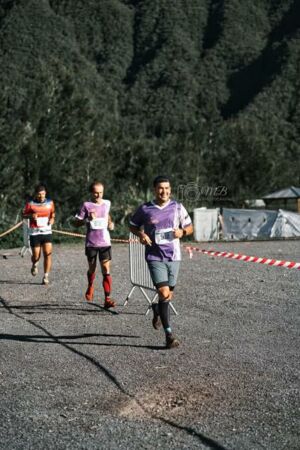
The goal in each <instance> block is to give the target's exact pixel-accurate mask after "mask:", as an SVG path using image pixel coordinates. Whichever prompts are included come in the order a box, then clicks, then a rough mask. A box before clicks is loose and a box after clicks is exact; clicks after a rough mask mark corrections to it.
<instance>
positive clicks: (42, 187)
mask: <svg viewBox="0 0 300 450" xmlns="http://www.w3.org/2000/svg"><path fill="white" fill-rule="evenodd" d="M41 191H45V192H47V188H46V186H45V185H44V184H42V183H39V184H38V185H37V186H36V187H35V188H34V193H35V194H38V193H39V192H41Z"/></svg>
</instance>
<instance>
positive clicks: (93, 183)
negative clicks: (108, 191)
mask: <svg viewBox="0 0 300 450" xmlns="http://www.w3.org/2000/svg"><path fill="white" fill-rule="evenodd" d="M98 185H100V186H103V188H104V184H103V183H102V182H101V181H98V180H95V181H93V182H92V183H91V184H90V187H89V192H93V190H94V187H95V186H98Z"/></svg>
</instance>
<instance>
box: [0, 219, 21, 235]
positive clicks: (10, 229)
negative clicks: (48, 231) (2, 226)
mask: <svg viewBox="0 0 300 450" xmlns="http://www.w3.org/2000/svg"><path fill="white" fill-rule="evenodd" d="M22 224H23V221H22V222H19V223H16V225H14V226H13V227H11V228H9V229H8V230H6V231H4V233H1V234H0V238H2V237H3V236H6V235H7V234H9V233H11V232H12V231H14V230H16V229H17V228H19V227H20V226H21V225H22Z"/></svg>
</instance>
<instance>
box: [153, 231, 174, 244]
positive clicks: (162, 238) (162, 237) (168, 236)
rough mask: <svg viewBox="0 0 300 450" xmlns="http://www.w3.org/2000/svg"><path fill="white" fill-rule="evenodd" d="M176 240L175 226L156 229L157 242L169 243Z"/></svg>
mask: <svg viewBox="0 0 300 450" xmlns="http://www.w3.org/2000/svg"><path fill="white" fill-rule="evenodd" d="M173 240H174V234H173V228H165V229H164V230H158V231H155V243H156V244H158V245H162V244H168V243H169V242H172V241H173Z"/></svg>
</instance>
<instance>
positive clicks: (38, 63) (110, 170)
mask: <svg viewBox="0 0 300 450" xmlns="http://www.w3.org/2000/svg"><path fill="white" fill-rule="evenodd" d="M0 67H1V77H0V151H1V160H0V170H1V178H0V202H1V203H0V217H1V225H0V229H1V230H4V229H6V228H7V227H8V226H9V225H11V224H12V223H14V222H15V221H16V220H17V219H18V217H20V216H19V215H18V214H19V213H20V208H21V207H22V204H23V202H24V199H25V197H26V196H27V195H29V194H30V193H31V192H32V188H33V186H34V185H35V184H36V183H37V182H38V181H42V182H44V183H46V185H47V187H48V191H49V193H50V196H51V198H53V199H54V200H55V202H56V204H57V210H58V215H57V217H58V222H59V223H60V224H61V225H63V226H66V224H68V223H69V218H70V217H71V216H72V215H73V214H74V212H75V211H76V209H77V208H78V206H79V204H80V203H81V201H82V200H83V199H84V198H86V196H87V186H88V184H89V183H90V182H91V181H92V180H94V179H95V178H96V179H100V180H103V181H104V183H105V186H106V194H107V197H108V198H110V199H111V200H112V202H113V205H114V209H113V212H114V214H115V218H116V221H117V222H119V223H120V224H122V223H124V221H126V218H127V216H128V214H129V213H130V211H132V209H133V208H134V207H135V206H136V205H137V204H138V203H140V202H141V201H143V200H144V199H146V198H149V196H151V181H152V179H153V177H154V176H155V175H157V174H159V173H164V174H169V175H170V176H171V178H172V182H173V187H174V190H175V193H176V192H178V189H179V188H180V189H182V186H183V185H185V184H187V185H189V186H191V185H193V186H198V187H201V188H202V187H220V186H225V188H226V195H224V196H223V197H222V196H221V198H215V197H214V196H213V195H204V196H203V198H202V197H201V196H200V197H201V198H196V199H195V201H196V200H197V204H192V203H191V205H190V207H194V206H202V205H207V206H210V205H212V204H215V203H216V202H218V204H219V205H220V206H222V205H221V203H222V204H223V206H226V205H227V204H228V205H230V206H232V205H236V206H238V205H239V204H240V202H242V201H243V199H245V198H254V197H256V198H257V197H260V196H261V195H263V194H266V193H268V192H271V191H272V190H275V189H277V188H278V189H279V188H282V187H286V186H289V185H295V186H299V185H300V163H299V161H300V101H299V100H300V76H299V74H300V1H299V0H251V1H250V0H0ZM203 192H204V191H203ZM224 192H225V191H224ZM181 193H182V191H181ZM198 197H199V196H198ZM183 200H184V199H183ZM187 200H190V199H187ZM226 202H227V203H226Z"/></svg>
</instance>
